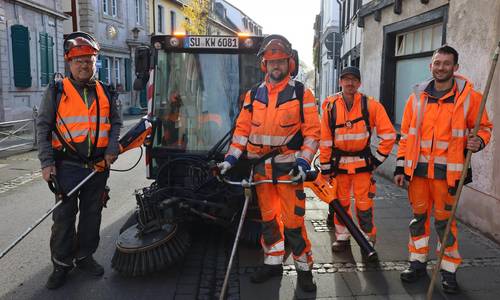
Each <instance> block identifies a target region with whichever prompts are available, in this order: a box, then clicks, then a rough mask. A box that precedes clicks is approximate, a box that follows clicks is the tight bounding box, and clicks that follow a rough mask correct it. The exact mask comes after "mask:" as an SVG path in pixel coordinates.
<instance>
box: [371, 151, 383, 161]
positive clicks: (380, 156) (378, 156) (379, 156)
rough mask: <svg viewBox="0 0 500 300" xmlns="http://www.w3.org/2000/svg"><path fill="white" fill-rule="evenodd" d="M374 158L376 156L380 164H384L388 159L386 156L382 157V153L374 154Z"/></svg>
mask: <svg viewBox="0 0 500 300" xmlns="http://www.w3.org/2000/svg"><path fill="white" fill-rule="evenodd" d="M373 156H375V158H376V159H378V160H379V161H380V162H384V160H385V159H386V157H385V156H383V155H380V153H378V152H377V151H375V153H373Z"/></svg>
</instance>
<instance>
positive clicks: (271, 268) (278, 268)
mask: <svg viewBox="0 0 500 300" xmlns="http://www.w3.org/2000/svg"><path fill="white" fill-rule="evenodd" d="M281 275H283V266H282V265H263V266H262V267H260V268H259V269H258V270H257V271H255V272H254V273H253V274H252V275H250V281H251V282H253V283H262V282H266V281H268V280H269V279H270V278H271V277H276V276H281Z"/></svg>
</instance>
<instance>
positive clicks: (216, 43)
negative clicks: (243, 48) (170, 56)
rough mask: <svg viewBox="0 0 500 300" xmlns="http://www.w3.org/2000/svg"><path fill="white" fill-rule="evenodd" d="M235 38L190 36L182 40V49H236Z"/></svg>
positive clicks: (236, 40)
mask: <svg viewBox="0 0 500 300" xmlns="http://www.w3.org/2000/svg"><path fill="white" fill-rule="evenodd" d="M238 47H239V40H238V38H237V37H215V36H190V37H187V38H185V39H184V48H223V49H238Z"/></svg>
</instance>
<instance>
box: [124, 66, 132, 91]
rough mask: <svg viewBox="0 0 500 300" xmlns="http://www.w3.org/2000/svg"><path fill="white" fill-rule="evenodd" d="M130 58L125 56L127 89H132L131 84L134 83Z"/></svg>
mask: <svg viewBox="0 0 500 300" xmlns="http://www.w3.org/2000/svg"><path fill="white" fill-rule="evenodd" d="M130 66H131V63H130V58H125V90H126V91H127V92H128V91H130V86H131V83H132V70H131V67H130Z"/></svg>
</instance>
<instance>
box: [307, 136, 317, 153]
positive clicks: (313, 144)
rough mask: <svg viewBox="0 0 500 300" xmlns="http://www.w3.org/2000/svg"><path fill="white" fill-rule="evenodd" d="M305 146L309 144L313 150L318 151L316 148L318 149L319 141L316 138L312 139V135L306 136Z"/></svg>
mask: <svg viewBox="0 0 500 300" xmlns="http://www.w3.org/2000/svg"><path fill="white" fill-rule="evenodd" d="M304 146H307V147H309V148H311V150H313V151H316V150H318V141H316V140H315V139H312V138H310V137H306V138H305V139H304Z"/></svg>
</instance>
